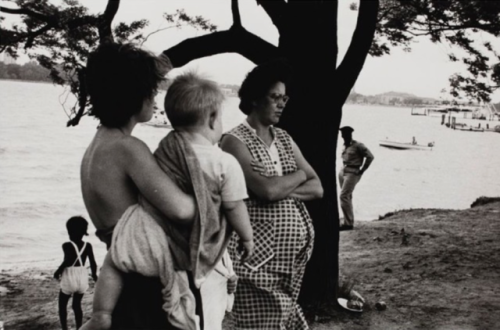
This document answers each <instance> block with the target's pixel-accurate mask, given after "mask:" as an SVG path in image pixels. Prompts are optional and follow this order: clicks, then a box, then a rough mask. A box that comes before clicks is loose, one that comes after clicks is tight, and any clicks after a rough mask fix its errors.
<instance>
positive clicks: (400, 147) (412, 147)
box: [379, 141, 432, 150]
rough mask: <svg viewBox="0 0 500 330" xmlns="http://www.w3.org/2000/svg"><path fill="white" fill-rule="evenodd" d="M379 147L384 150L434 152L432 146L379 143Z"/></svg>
mask: <svg viewBox="0 0 500 330" xmlns="http://www.w3.org/2000/svg"><path fill="white" fill-rule="evenodd" d="M379 145H380V146H381V147H384V148H389V149H396V150H432V147H430V146H424V145H421V144H411V143H403V142H395V141H379Z"/></svg>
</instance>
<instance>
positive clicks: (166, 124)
mask: <svg viewBox="0 0 500 330" xmlns="http://www.w3.org/2000/svg"><path fill="white" fill-rule="evenodd" d="M142 124H143V125H146V126H153V127H166V128H172V125H170V124H169V123H168V122H167V121H164V122H156V121H148V122H146V123H142Z"/></svg>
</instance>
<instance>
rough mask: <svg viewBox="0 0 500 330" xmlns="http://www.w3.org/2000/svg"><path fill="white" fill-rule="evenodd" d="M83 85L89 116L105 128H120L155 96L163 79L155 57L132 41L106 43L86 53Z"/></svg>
mask: <svg viewBox="0 0 500 330" xmlns="http://www.w3.org/2000/svg"><path fill="white" fill-rule="evenodd" d="M85 80H86V85H87V91H88V94H89V96H90V103H91V104H92V109H91V112H90V115H92V116H95V117H96V118H98V119H99V120H100V121H101V123H102V124H103V125H105V126H108V127H121V126H123V125H125V124H126V123H127V122H128V121H129V119H130V118H131V117H132V116H133V115H135V114H136V113H139V112H140V111H141V110H142V106H143V103H144V101H145V100H147V99H150V98H152V97H154V94H155V92H156V90H157V89H158V85H159V84H160V82H161V81H162V80H163V75H162V74H161V72H160V70H159V65H158V59H157V57H156V56H155V55H154V54H152V53H150V52H147V51H145V50H142V49H139V48H137V47H136V46H134V45H132V44H121V43H106V44H102V45H100V46H99V47H98V48H97V49H96V50H95V51H94V52H92V53H91V54H90V55H89V59H88V62H87V70H86V78H85Z"/></svg>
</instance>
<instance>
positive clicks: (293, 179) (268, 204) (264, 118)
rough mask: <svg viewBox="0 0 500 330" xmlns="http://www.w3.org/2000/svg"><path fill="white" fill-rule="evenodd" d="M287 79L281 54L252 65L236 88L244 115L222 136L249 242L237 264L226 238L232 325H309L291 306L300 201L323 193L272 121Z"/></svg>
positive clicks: (297, 279)
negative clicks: (237, 176) (235, 168)
mask: <svg viewBox="0 0 500 330" xmlns="http://www.w3.org/2000/svg"><path fill="white" fill-rule="evenodd" d="M289 80H290V68H289V67H288V65H286V63H285V62H283V61H281V60H275V61H271V62H268V63H265V64H261V65H259V66H257V67H256V68H254V69H253V70H252V71H251V72H250V73H249V74H248V75H247V77H246V78H245V80H244V81H243V83H242V85H241V88H240V90H239V97H240V109H241V110H242V111H243V113H245V114H246V115H247V118H246V120H245V121H244V122H243V123H242V124H240V125H239V126H237V127H236V128H234V129H232V130H231V131H229V132H227V133H226V134H225V135H224V136H223V138H222V141H221V148H222V149H223V150H224V151H226V152H228V153H230V154H232V155H234V156H235V157H236V159H237V160H238V161H239V163H240V165H241V167H242V168H243V172H244V174H245V180H246V184H247V188H248V190H249V196H250V197H249V199H247V200H246V205H247V208H248V212H249V215H250V220H251V223H252V227H253V230H254V241H255V252H254V255H253V256H252V257H251V258H250V259H249V260H247V261H245V262H243V263H242V262H240V261H239V255H240V246H239V242H238V241H237V238H236V237H234V238H233V240H232V241H231V244H230V249H229V250H230V253H231V256H232V258H233V260H234V270H235V272H236V274H237V275H238V277H239V280H238V287H237V291H236V297H235V303H234V307H233V314H234V315H235V323H236V324H235V326H236V328H237V329H308V325H307V323H306V320H305V318H304V315H303V313H302V310H301V308H300V306H299V305H298V304H297V298H298V295H299V291H300V286H301V284H302V277H303V275H304V271H305V267H306V263H307V261H308V260H309V258H310V256H311V253H312V248H313V241H314V230H313V225H312V221H311V218H310V216H309V213H308V212H307V210H306V208H305V206H304V204H303V201H308V200H313V199H318V198H321V197H322V196H323V188H322V186H321V182H320V180H319V178H318V176H317V174H316V173H315V171H314V170H313V169H312V167H311V166H310V165H309V163H308V162H307V161H306V160H305V159H304V157H303V156H302V153H301V152H300V149H299V147H298V146H297V145H296V144H295V142H294V141H293V139H292V138H291V137H290V135H288V133H287V132H286V131H284V130H282V129H279V128H276V127H274V125H275V124H277V123H278V122H279V120H280V117H281V115H282V113H283V111H284V109H285V105H286V103H287V101H288V99H289V97H288V96H287V95H286V84H287V83H288V82H289Z"/></svg>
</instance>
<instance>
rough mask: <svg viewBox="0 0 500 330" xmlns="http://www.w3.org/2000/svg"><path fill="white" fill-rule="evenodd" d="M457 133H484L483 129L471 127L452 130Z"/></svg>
mask: <svg viewBox="0 0 500 330" xmlns="http://www.w3.org/2000/svg"><path fill="white" fill-rule="evenodd" d="M454 129H455V130H457V131H467V132H484V128H482V127H472V126H467V125H465V126H461V127H455V128H454Z"/></svg>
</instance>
